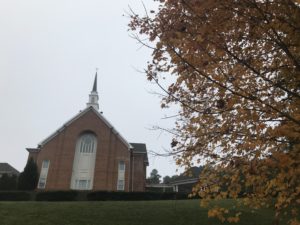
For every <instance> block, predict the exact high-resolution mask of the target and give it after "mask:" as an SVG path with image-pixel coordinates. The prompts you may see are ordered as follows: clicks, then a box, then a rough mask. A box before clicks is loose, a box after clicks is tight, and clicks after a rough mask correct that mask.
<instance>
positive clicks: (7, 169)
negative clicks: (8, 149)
mask: <svg viewBox="0 0 300 225" xmlns="http://www.w3.org/2000/svg"><path fill="white" fill-rule="evenodd" d="M0 173H12V174H16V175H18V174H19V173H20V172H19V171H18V170H16V169H15V168H13V167H12V166H11V165H9V164H8V163H0Z"/></svg>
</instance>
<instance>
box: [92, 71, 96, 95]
mask: <svg viewBox="0 0 300 225" xmlns="http://www.w3.org/2000/svg"><path fill="white" fill-rule="evenodd" d="M92 92H97V71H96V75H95V80H94V86H93V90H92Z"/></svg>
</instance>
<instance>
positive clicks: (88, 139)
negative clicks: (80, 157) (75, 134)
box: [80, 133, 96, 153]
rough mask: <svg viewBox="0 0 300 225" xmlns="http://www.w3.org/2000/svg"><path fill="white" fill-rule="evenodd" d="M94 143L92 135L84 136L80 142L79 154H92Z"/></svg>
mask: <svg viewBox="0 0 300 225" xmlns="http://www.w3.org/2000/svg"><path fill="white" fill-rule="evenodd" d="M95 142H96V140H95V137H94V135H93V134H90V133H87V134H84V135H83V136H82V137H81V140H80V153H93V152H94V147H95Z"/></svg>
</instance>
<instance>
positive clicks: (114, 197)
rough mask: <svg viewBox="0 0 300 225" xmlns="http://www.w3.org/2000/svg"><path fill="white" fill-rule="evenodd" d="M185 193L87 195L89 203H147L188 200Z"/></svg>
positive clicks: (105, 192)
mask: <svg viewBox="0 0 300 225" xmlns="http://www.w3.org/2000/svg"><path fill="white" fill-rule="evenodd" d="M187 198H188V195H187V194H185V193H175V192H108V191H95V192H90V193H88V194H87V200H89V201H147V200H173V199H187Z"/></svg>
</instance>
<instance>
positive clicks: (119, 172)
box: [27, 73, 149, 192]
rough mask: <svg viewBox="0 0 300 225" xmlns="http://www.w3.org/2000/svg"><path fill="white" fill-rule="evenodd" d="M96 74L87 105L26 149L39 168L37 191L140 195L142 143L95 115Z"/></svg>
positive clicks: (144, 151)
mask: <svg viewBox="0 0 300 225" xmlns="http://www.w3.org/2000/svg"><path fill="white" fill-rule="evenodd" d="M98 99H99V97H98V93H97V73H96V75H95V80H94V85H93V89H92V92H91V94H90V95H89V101H88V103H87V107H86V108H85V109H84V110H82V111H80V112H79V113H78V114H77V115H75V116H74V117H73V118H71V119H70V120H69V121H67V122H66V123H65V124H63V125H62V126H61V127H60V128H58V129H57V131H56V132H54V133H53V134H51V135H50V136H49V137H47V138H46V139H44V140H43V141H42V142H41V143H40V144H39V145H38V147H37V148H27V151H28V152H29V158H33V159H34V161H35V162H36V163H37V166H38V170H39V176H40V177H39V181H38V185H37V190H105V191H126V192H131V191H145V183H146V168H147V166H148V165H149V162H148V156H147V149H146V145H145V144H143V143H129V142H128V141H127V140H126V139H125V138H124V137H123V136H122V135H121V134H120V133H119V132H118V131H117V130H116V129H115V128H114V127H113V126H112V125H111V124H110V123H109V122H108V121H107V120H106V119H105V118H104V116H103V115H102V113H100V112H99V104H98Z"/></svg>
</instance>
